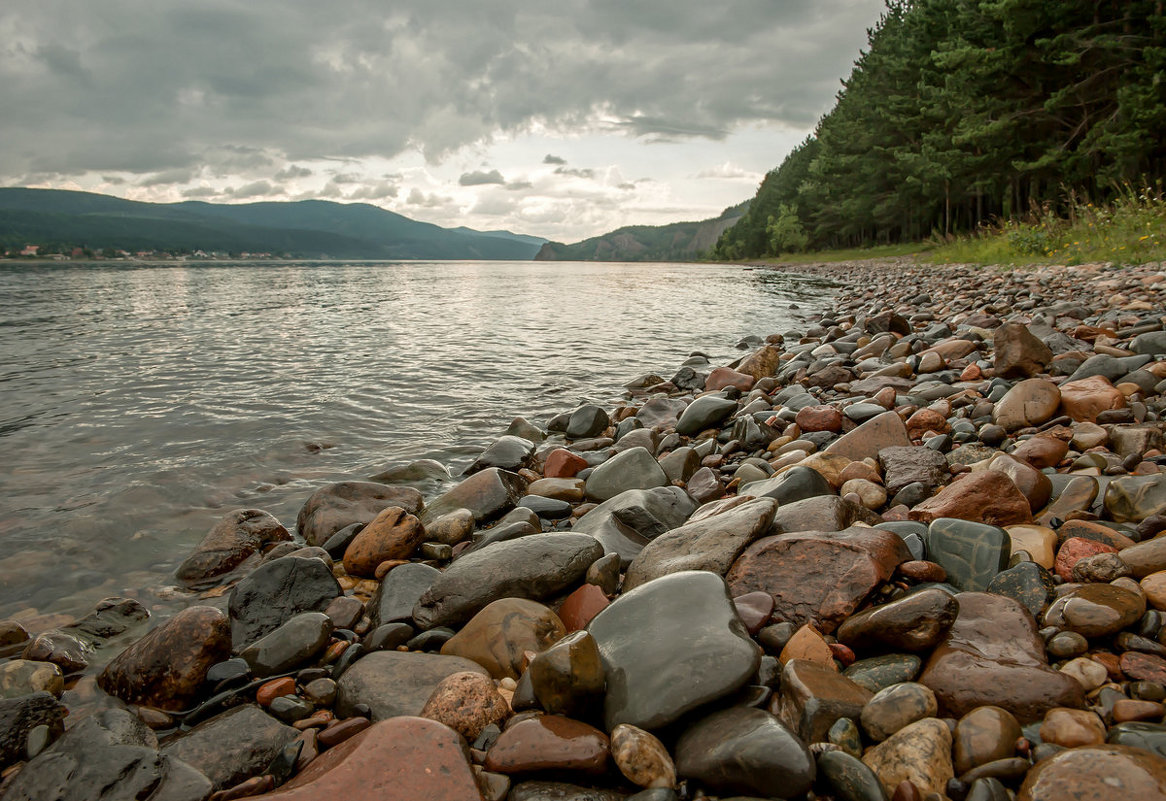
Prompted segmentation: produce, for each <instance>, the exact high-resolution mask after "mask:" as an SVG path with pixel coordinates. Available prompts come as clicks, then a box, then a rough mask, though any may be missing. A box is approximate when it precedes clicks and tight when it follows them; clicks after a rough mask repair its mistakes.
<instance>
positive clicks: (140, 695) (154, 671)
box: [97, 606, 231, 711]
mask: <svg viewBox="0 0 1166 801" xmlns="http://www.w3.org/2000/svg"><path fill="white" fill-rule="evenodd" d="M230 655H231V635H230V623H229V622H228V621H227V616H226V615H224V614H223V613H222V612H221V611H219V610H218V609H215V608H213V607H209V606H191V607H187V608H186V609H184V610H182V611H181V612H179V613H178V614H177V615H175V616H174V617H172V618H170V620H168V621H166V622H165V623H163V624H162V625H161V626H159V627H158V628H156V629H154V630H153V631H151V632H150V633H149V634H147V635H146V636H145V637H143V638H142V639H140V640H138V641H137V642H135V643H134V644H133V645H131V646H129V647H128V648H126V649H125V650H124V651H122V652H121V653H120V654H118V655H117V656H116V657H114V658H113V659H112V660H111V661H110V663H109V664H108V665H106V667H105V669H104V670H103V671H102V672H101V673H100V674H99V675H98V677H97V684H98V686H100V687H101V689H103V690H105V692H107V693H109V694H110V695H113V696H116V697H118V698H120V699H122V700H123V701H126V702H128V703H131V704H141V705H143V706H149V707H154V708H156V709H164V710H168V711H179V710H183V709H186V708H187V707H189V706H191V704H192V703H193V702H194V701H195V700H196V698H197V697H198V692H199V690H200V689H202V683H203V681H204V680H205V679H206V674H207V670H209V669H210V666H211V665H213V664H215V663H217V662H222V661H223V660H225V659H227V658H228V657H230Z"/></svg>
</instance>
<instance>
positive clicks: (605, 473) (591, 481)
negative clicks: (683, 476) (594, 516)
mask: <svg viewBox="0 0 1166 801" xmlns="http://www.w3.org/2000/svg"><path fill="white" fill-rule="evenodd" d="M667 485H668V476H667V475H665V473H664V468H662V467H660V463H659V462H657V461H656V457H655V456H653V455H652V454H651V452H649V451H648V449H647V448H642V447H637V448H629V449H628V450H626V451H623V452H622V453H617V454H616V455H615V456H613V457H611V458H610V459H608V460H607V461H606V462H604V463H603V464H601V465H599V466H598V467H596V468H595V469H594V470H593V471H592V473H591V475H590V476H588V477H587V497H588V498H590V499H591V500H593V501H600V502H602V501H607V500H611V499H612V498H614V497H615V496H617V495H619V494H620V493H621V492H625V491H627V490H634V489H652V488H653V487H664V486H667Z"/></svg>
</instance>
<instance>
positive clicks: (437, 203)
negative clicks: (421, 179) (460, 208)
mask: <svg viewBox="0 0 1166 801" xmlns="http://www.w3.org/2000/svg"><path fill="white" fill-rule="evenodd" d="M452 202H453V198H451V197H444V196H442V195H438V194H436V193H428V194H427V193H425V192H422V191H421V190H420V189H418V188H417V187H413V188H412V189H411V190H410V191H409V196H408V197H407V198H405V203H406V204H408V205H410V206H418V207H420V208H425V209H433V208H444V207H446V206H448V205H450V204H451V203H452Z"/></svg>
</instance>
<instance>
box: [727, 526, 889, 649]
mask: <svg viewBox="0 0 1166 801" xmlns="http://www.w3.org/2000/svg"><path fill="white" fill-rule="evenodd" d="M910 558H911V553H910V551H908V550H907V546H906V545H905V544H904V543H903V540H902V539H900V538H899V536H898V535H896V534H894V533H892V532H890V531H885V530H882V529H872V528H860V527H854V528H849V529H845V530H843V531H837V532H815V531H804V532H796V533H791V534H779V535H776V536H773V537H766V538H763V539H760V540H758V541H756V542H755V543H753V544H752V545H750V546H749V547H748V548H746V549H745V551H744V552H743V553H742V554H741V556H740V557H738V559H737V561H736V562H734V563H733V566H732V568H731V569H730V570H729V572H728V575H727V576H726V580H727V581H728V583H729V587H730V590H731V592H732V593H733V595H735V596H736V595H744V594H745V593H748V592H755V591H758V590H760V591H764V592H768V593H769V594H771V595H772V596H773V597H774V613H773V616H774V618H775V619H777V620H784V621H788V622H790V623H793V624H795V625H799V626H800V625H802V624H804V623H814V625H815V626H817V627H818V628H819V629H820V630H821V631H823V632H826V633H829V632H832V631H833V630H834V629H835V627H837V626H838V624H840V623H841V622H842V621H843V620H845V619H846V618H847V617H849V616H850V615H851V614H853V613H854V611H855V610H856V609H857V608H858V606H859V604H860V603H861V602H862V601H863V600H864V599H865V598H866V597H867V596H868V595H869V594H870V593H871V591H872V590H873V589H874V588H875V587H877V586H879V585H880V584H881V583H882V582H884V581H886V580H887V579H889V578H890V577H891V575H892V574H893V573H894V570H895V567H896V566H898V565H899V564H901V563H902V562H906V561H908V560H909V559H910Z"/></svg>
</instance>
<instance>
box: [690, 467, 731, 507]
mask: <svg viewBox="0 0 1166 801" xmlns="http://www.w3.org/2000/svg"><path fill="white" fill-rule="evenodd" d="M685 490H687V492H688V494H689V495H691V496H692V499H693V500H694V501H696V502H697V503H701V504H704V503H708V502H710V501H715V500H717V499H718V498H721V497H723V496H724V494H725V488H724V485H723V484H722V483H721V480H720V478H719V477H718V476H717V474H716V472H715V471H713V469H712V468H710V467H702V468H700V469H699V470H697V471H696V472H695V473H693V474H692V478H690V479H689V480H688V482H687V484H686V485H685Z"/></svg>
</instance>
